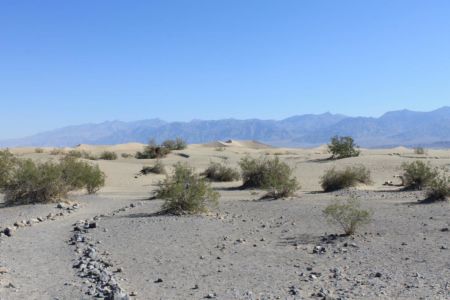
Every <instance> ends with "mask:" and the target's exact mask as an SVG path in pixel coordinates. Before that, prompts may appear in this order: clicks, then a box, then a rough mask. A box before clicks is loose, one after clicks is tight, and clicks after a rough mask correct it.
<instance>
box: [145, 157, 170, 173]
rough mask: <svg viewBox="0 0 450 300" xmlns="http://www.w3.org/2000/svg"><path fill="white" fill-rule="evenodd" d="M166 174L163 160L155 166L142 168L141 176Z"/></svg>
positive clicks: (157, 161) (158, 161)
mask: <svg viewBox="0 0 450 300" xmlns="http://www.w3.org/2000/svg"><path fill="white" fill-rule="evenodd" d="M150 173H153V174H166V168H165V166H164V164H163V163H162V161H161V160H159V159H158V160H156V163H155V164H154V165H153V166H144V167H142V170H141V174H142V175H147V174H150Z"/></svg>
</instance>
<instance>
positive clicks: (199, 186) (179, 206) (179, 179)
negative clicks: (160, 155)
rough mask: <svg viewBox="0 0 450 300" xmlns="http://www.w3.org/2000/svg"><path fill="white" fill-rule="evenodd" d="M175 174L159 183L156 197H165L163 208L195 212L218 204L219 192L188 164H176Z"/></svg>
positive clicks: (170, 210)
mask: <svg viewBox="0 0 450 300" xmlns="http://www.w3.org/2000/svg"><path fill="white" fill-rule="evenodd" d="M174 169H175V171H174V174H173V175H171V176H167V177H166V179H165V180H164V181H162V182H160V183H159V188H158V190H157V191H156V197H157V198H161V199H164V200H165V202H164V204H163V206H162V209H163V210H164V211H165V212H167V213H171V214H177V215H180V214H195V213H202V212H205V211H207V210H208V206H210V205H213V206H214V205H217V201H218V198H219V194H218V193H217V192H216V191H214V190H213V189H212V188H211V186H210V184H209V183H208V182H207V181H206V180H205V179H204V178H201V177H200V176H199V175H197V174H195V171H194V169H193V168H191V167H189V166H188V165H187V164H181V163H178V164H176V165H174Z"/></svg>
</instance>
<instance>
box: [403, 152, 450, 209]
mask: <svg viewBox="0 0 450 300" xmlns="http://www.w3.org/2000/svg"><path fill="white" fill-rule="evenodd" d="M402 168H403V184H404V185H405V189H411V190H423V189H426V190H427V195H428V199H429V200H445V199H446V198H447V197H449V196H450V179H449V177H448V176H447V175H446V174H445V173H441V172H439V169H438V168H436V167H432V166H431V164H430V163H429V162H427V163H425V162H423V161H420V160H416V161H413V162H410V163H407V162H405V163H403V164H402Z"/></svg>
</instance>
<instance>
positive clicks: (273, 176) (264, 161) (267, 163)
mask: <svg viewBox="0 0 450 300" xmlns="http://www.w3.org/2000/svg"><path fill="white" fill-rule="evenodd" d="M239 166H240V167H241V170H242V172H241V173H242V179H243V181H244V183H243V187H244V188H262V189H265V190H267V191H268V194H267V195H266V197H270V198H275V199H278V198H283V197H289V196H292V195H293V194H294V192H295V191H296V190H297V189H298V188H299V187H300V185H299V184H298V182H297V179H296V178H295V177H293V176H292V173H293V169H292V168H291V167H289V166H288V165H287V164H286V163H284V162H282V161H281V160H280V159H279V158H278V157H275V158H273V159H270V158H259V159H254V158H251V157H249V156H247V157H244V158H242V159H241V161H240V162H239Z"/></svg>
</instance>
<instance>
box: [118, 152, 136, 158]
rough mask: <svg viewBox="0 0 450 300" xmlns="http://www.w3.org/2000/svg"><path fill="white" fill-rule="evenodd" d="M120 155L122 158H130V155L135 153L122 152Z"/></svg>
mask: <svg viewBox="0 0 450 300" xmlns="http://www.w3.org/2000/svg"><path fill="white" fill-rule="evenodd" d="M120 156H122V158H130V157H133V155H132V154H130V153H122V154H120Z"/></svg>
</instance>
